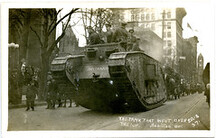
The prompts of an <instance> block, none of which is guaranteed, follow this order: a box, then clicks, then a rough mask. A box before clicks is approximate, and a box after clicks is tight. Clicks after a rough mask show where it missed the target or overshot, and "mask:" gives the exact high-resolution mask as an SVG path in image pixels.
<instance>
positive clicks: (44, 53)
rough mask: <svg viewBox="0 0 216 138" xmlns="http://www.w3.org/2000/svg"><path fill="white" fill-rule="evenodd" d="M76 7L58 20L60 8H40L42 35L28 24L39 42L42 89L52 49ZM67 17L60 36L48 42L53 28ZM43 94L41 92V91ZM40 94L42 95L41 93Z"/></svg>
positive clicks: (62, 35) (61, 36)
mask: <svg viewBox="0 0 216 138" xmlns="http://www.w3.org/2000/svg"><path fill="white" fill-rule="evenodd" d="M77 10H78V8H73V9H71V11H70V12H68V13H67V14H66V15H64V16H63V17H61V18H60V19H59V20H57V17H58V15H59V13H60V12H61V11H62V9H60V10H58V11H56V9H41V10H39V11H38V12H39V13H38V14H41V15H42V16H43V20H42V26H43V33H42V35H40V34H39V32H37V31H36V29H34V28H33V27H32V26H30V29H31V30H32V31H33V32H34V33H35V35H36V37H37V38H38V40H39V42H40V49H41V82H42V83H41V85H42V86H41V88H42V90H44V88H45V84H46V79H47V78H46V76H47V72H48V71H49V59H50V56H51V54H52V52H53V50H54V49H55V48H56V47H57V44H58V43H59V41H60V40H61V39H62V38H63V37H64V35H65V30H66V28H67V26H68V25H69V22H70V20H71V16H72V14H74V13H75V12H76V11H77ZM64 19H67V21H66V23H65V25H64V27H63V29H62V33H61V35H60V36H58V38H57V39H55V41H53V42H50V39H52V38H51V37H53V35H51V34H52V33H55V31H54V30H56V27H57V26H58V25H59V24H60V23H61V22H62V21H63V20H64ZM42 94H43V93H42ZM41 96H42V95H41Z"/></svg>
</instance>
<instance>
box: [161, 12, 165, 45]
mask: <svg viewBox="0 0 216 138" xmlns="http://www.w3.org/2000/svg"><path fill="white" fill-rule="evenodd" d="M161 14H162V40H163V43H164V26H165V25H164V19H165V14H166V13H165V10H163V12H162V13H161Z"/></svg>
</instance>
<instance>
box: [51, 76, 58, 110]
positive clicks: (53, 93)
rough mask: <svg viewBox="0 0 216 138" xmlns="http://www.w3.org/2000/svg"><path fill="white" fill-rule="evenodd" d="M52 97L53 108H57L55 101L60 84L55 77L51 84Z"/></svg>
mask: <svg viewBox="0 0 216 138" xmlns="http://www.w3.org/2000/svg"><path fill="white" fill-rule="evenodd" d="M50 89H51V90H50V97H51V105H52V107H51V108H52V109H55V103H56V98H57V91H58V86H57V84H56V81H55V80H54V79H52V80H51V86H50Z"/></svg>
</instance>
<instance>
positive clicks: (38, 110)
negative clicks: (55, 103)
mask: <svg viewBox="0 0 216 138" xmlns="http://www.w3.org/2000/svg"><path fill="white" fill-rule="evenodd" d="M45 108H46V106H36V107H35V111H25V108H17V109H9V120H8V130H9V131H14V130H166V129H168V130H209V129H210V119H209V118H210V110H209V107H208V104H207V103H206V98H205V96H204V94H203V93H202V94H198V93H195V94H193V95H189V96H183V97H181V99H178V100H170V101H167V102H166V103H164V105H163V106H161V107H159V108H156V109H153V110H150V111H145V112H139V113H128V114H111V113H101V112H95V111H92V110H88V109H85V108H83V107H80V106H79V107H75V106H73V107H72V108H68V107H67V108H63V107H61V108H56V109H54V110H51V109H49V110H48V109H45Z"/></svg>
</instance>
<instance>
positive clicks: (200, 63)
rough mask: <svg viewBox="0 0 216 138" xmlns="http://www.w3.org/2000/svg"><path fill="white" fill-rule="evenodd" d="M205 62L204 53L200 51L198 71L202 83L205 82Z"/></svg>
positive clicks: (199, 80)
mask: <svg viewBox="0 0 216 138" xmlns="http://www.w3.org/2000/svg"><path fill="white" fill-rule="evenodd" d="M203 63H204V58H203V55H202V54H201V53H200V54H199V56H198V61H197V72H198V82H199V83H201V84H202V83H203V79H202V73H203V68H204V67H203V66H204V65H203Z"/></svg>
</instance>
